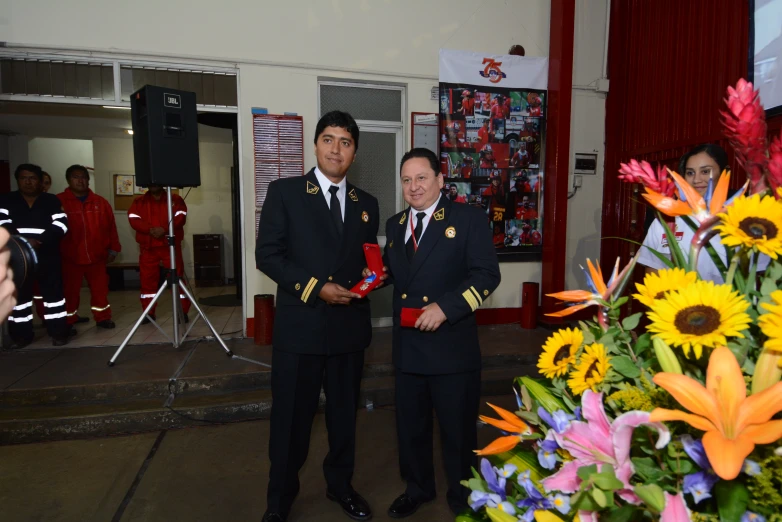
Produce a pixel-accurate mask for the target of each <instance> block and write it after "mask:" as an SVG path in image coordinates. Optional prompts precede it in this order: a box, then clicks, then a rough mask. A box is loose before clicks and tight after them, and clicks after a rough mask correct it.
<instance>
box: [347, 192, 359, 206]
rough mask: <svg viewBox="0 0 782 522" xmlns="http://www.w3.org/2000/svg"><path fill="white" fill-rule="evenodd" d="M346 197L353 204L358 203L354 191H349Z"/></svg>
mask: <svg viewBox="0 0 782 522" xmlns="http://www.w3.org/2000/svg"><path fill="white" fill-rule="evenodd" d="M348 196H350V199H352V200H353V202H354V203H358V196H357V195H356V189H350V192H348Z"/></svg>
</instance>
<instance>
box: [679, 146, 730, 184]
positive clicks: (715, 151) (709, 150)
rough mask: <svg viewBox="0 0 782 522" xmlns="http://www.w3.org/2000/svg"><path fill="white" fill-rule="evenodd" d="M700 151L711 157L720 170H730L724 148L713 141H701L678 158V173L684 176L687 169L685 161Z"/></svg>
mask: <svg viewBox="0 0 782 522" xmlns="http://www.w3.org/2000/svg"><path fill="white" fill-rule="evenodd" d="M701 152H705V153H706V154H708V155H709V156H710V157H711V159H713V160H714V161H715V162H716V163H717V166H718V167H719V169H720V172H722V171H723V170H730V165H728V154H727V153H726V152H725V149H723V148H722V147H720V146H719V145H715V144H714V143H703V144H701V145H698V146H697V147H695V148H693V149H690V150H689V152H687V154H685V155H684V156H682V157H681V159H680V160H679V174H680V175H682V176H684V173H685V171H686V170H687V162H688V161H690V158H691V157H693V156H696V155H698V154H700V153H701Z"/></svg>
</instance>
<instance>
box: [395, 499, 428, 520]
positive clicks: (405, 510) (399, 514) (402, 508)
mask: <svg viewBox="0 0 782 522" xmlns="http://www.w3.org/2000/svg"><path fill="white" fill-rule="evenodd" d="M431 500H432V499H429V500H416V499H414V498H413V497H410V496H408V495H407V494H406V493H402V494H401V495H399V496H398V497H396V500H394V501H393V502H392V503H391V507H390V508H388V516H389V517H391V518H405V517H409V516H410V515H412V514H413V513H415V512H416V511H418V508H420V507H421V506H423V505H424V504H426V503H427V502H429V501H431Z"/></svg>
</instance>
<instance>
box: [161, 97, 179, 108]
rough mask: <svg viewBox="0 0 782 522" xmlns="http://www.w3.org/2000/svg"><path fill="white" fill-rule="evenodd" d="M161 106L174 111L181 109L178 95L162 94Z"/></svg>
mask: <svg viewBox="0 0 782 522" xmlns="http://www.w3.org/2000/svg"><path fill="white" fill-rule="evenodd" d="M163 105H165V106H166V107H173V108H175V109H181V108H182V98H181V97H180V96H179V95H178V94H168V93H166V94H164V95H163Z"/></svg>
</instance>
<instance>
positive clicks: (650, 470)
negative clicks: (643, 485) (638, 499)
mask: <svg viewBox="0 0 782 522" xmlns="http://www.w3.org/2000/svg"><path fill="white" fill-rule="evenodd" d="M641 449H642V450H644V451H645V452H647V451H646V450H647V448H643V447H642V448H641ZM648 453H654V452H653V451H649V452H648ZM631 460H632V461H633V466H634V467H635V473H636V474H637V475H639V476H641V477H642V478H643V479H644V482H659V481H660V480H662V479H664V478H666V477H669V476H670V473H667V472H665V471H663V470H661V469H660V468H659V467H658V466H657V464H656V463H655V462H654V461H653V460H652V459H650V458H649V457H643V458H637V457H633V458H632V459H631Z"/></svg>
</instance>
